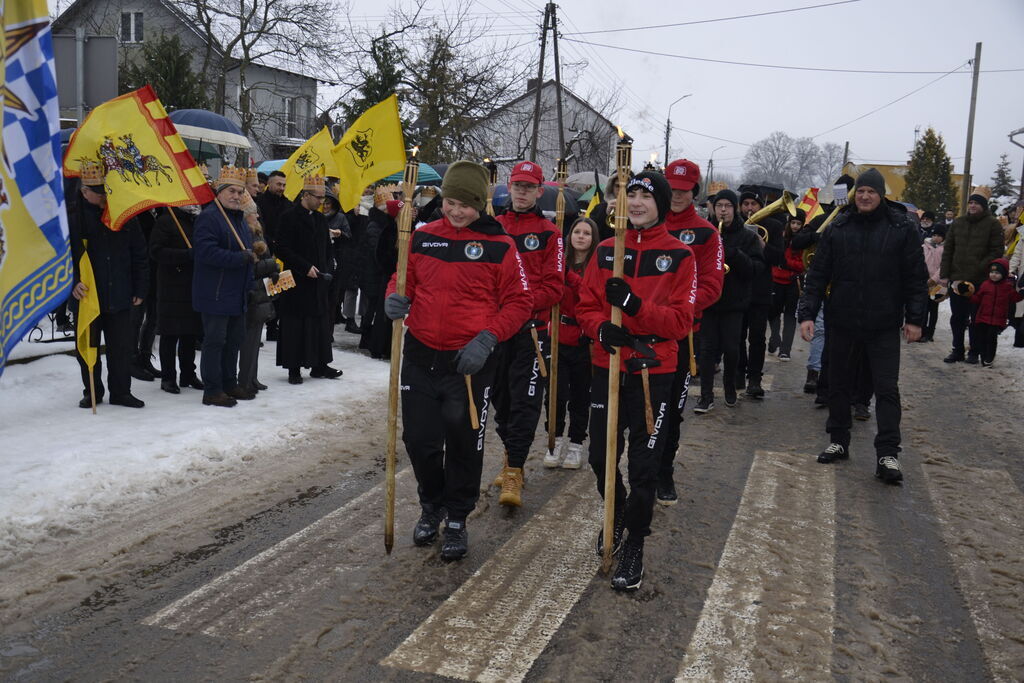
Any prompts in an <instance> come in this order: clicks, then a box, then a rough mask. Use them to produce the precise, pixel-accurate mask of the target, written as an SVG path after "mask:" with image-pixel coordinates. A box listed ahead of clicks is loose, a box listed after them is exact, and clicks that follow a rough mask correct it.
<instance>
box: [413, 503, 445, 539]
mask: <svg viewBox="0 0 1024 683" xmlns="http://www.w3.org/2000/svg"><path fill="white" fill-rule="evenodd" d="M420 507H421V508H422V510H423V511H422V512H421V513H420V520H419V521H418V522H416V527H415V528H414V529H413V530H412V542H413V545H418V546H423V545H430V544H431V543H433V542H434V541H436V540H437V528H438V527H439V526H440V525H441V520H442V519H444V508H442V507H439V506H436V505H421V506H420Z"/></svg>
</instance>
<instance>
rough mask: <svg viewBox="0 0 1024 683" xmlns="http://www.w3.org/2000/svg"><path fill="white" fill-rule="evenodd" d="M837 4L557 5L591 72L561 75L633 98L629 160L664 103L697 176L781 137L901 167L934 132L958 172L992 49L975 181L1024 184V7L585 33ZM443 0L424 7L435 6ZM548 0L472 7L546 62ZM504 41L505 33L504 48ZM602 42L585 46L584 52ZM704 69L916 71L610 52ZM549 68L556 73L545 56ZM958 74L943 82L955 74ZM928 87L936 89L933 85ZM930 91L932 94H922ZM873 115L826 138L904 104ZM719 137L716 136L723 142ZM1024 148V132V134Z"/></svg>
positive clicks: (639, 155) (362, 10) (646, 150)
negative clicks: (1004, 168)
mask: <svg viewBox="0 0 1024 683" xmlns="http://www.w3.org/2000/svg"><path fill="white" fill-rule="evenodd" d="M829 1H830V0H734V1H733V2H728V3H700V4H698V3H694V2H681V1H679V0H660V1H659V0H655V1H653V2H651V1H647V2H625V1H621V0H618V1H614V2H613V1H612V0H562V1H561V2H559V3H557V4H558V7H559V10H558V12H559V21H560V27H561V34H562V40H561V41H560V44H559V48H560V50H561V52H562V61H563V63H567V62H581V61H586V62H587V66H586V68H584V69H583V70H582V71H580V72H579V73H577V74H574V75H567V77H564V80H566V81H569V82H571V81H572V80H573V79H575V81H576V84H575V89H576V90H577V91H584V92H585V91H586V90H587V89H588V86H592V85H604V86H608V85H613V86H614V87H616V88H619V87H622V88H623V90H624V93H625V95H626V97H627V100H626V103H625V107H624V108H623V110H622V114H621V118H622V122H621V123H622V125H623V127H624V128H625V129H626V130H627V131H628V132H629V133H630V134H631V135H632V136H633V137H634V138H635V139H636V146H635V150H636V151H635V154H634V158H635V159H644V158H647V157H648V156H649V154H650V153H651V152H657V153H658V157H659V158H661V156H662V155H663V153H664V130H665V118H666V115H667V113H668V107H669V105H670V104H671V103H672V102H673V100H676V99H677V98H679V97H680V96H682V95H685V94H687V93H692V96H691V97H688V98H686V99H684V100H683V101H681V102H679V103H678V104H676V105H675V106H674V107H673V109H672V121H673V127H674V133H673V135H672V140H671V149H672V155H673V156H686V157H689V158H691V159H694V160H696V161H698V163H699V164H700V165H701V167H702V169H703V168H704V167H705V166H706V164H707V160H708V157H709V156H710V155H711V153H712V151H713V150H716V148H717V147H719V146H722V145H724V147H723V148H722V149H718V150H717V151H715V152H714V156H715V166H716V169H719V170H722V171H728V172H732V173H736V174H739V172H740V170H741V162H742V157H743V155H744V153H745V150H746V147H745V146H744V145H743V144H740V143H747V144H749V143H752V142H754V141H756V140H759V139H761V138H763V137H766V136H767V135H768V134H770V133H771V132H772V131H775V130H782V131H785V132H786V133H788V134H789V135H791V136H793V137H802V136H815V140H816V141H817V142H819V143H823V142H836V143H838V144H843V143H844V142H845V141H847V140H848V141H849V142H850V148H851V150H852V154H853V157H852V158H853V160H854V161H856V162H858V163H865V162H872V161H874V162H879V163H886V162H888V163H901V162H903V161H905V160H906V158H907V155H908V152H909V150H910V149H911V148H912V147H913V143H914V128H915V127H916V126H921V130H922V131H923V130H924V129H925V128H926V127H928V126H933V127H934V128H935V129H936V130H937V131H938V132H939V133H940V134H941V135H942V136H943V137H944V139H945V141H946V147H947V151H948V152H949V155H950V157H952V159H953V164H954V166H955V169H956V171H957V172H960V171H961V170H962V168H963V163H964V152H965V144H966V135H967V118H968V109H969V104H970V92H971V76H970V67H969V66H968V65H967V62H968V60H970V59H972V58H973V56H974V44H975V43H976V42H978V41H980V42H982V43H983V46H982V58H981V67H982V71H983V73H982V74H981V80H980V86H979V90H978V108H977V117H976V121H975V132H974V154H973V157H974V159H973V162H972V165H973V168H972V172H973V175H974V178H975V182H982V181H984V182H987V181H988V179H989V178H990V177H991V175H992V173H993V171H994V170H995V166H996V163H997V162H998V161H999V155H1000V154H1002V153H1004V152H1006V153H1009V155H1010V157H1009V158H1010V160H1011V168H1012V169H1013V174H1014V177H1015V179H1017V180H1018V181H1019V180H1020V172H1021V163H1022V158H1024V149H1021V148H1019V147H1015V146H1013V145H1012V144H1010V142H1009V140H1008V138H1007V135H1008V133H1010V132H1011V131H1013V130H1016V129H1018V128H1024V71H1009V72H994V71H989V72H987V73H986V70H995V69H1024V0H972V1H970V2H965V1H964V0H857V1H854V2H848V3H845V4H839V5H834V6H830V7H823V8H819V9H808V10H805V11H797V12H789V13H784V14H777V15H773V16H762V17H757V18H745V19H736V20H732V21H722V22H711V23H703V24H693V25H688V26H676V27H668V28H657V29H644V30H636V31H619V32H602V33H589V34H586V35H580V33H586V32H589V31H604V30H607V29H621V28H631V27H638V26H651V25H657V24H672V23H680V22H694V21H701V20H708V19H719V18H723V17H733V16H737V15H744V14H755V13H764V12H770V11H774V10H785V9H792V8H799V7H807V6H810V5H819V4H824V3H827V2H829ZM351 4H352V15H353V19H354V20H355V21H356V22H366V23H373V22H375V21H379V18H380V17H381V15H382V14H384V13H385V12H386V11H388V9H390V8H391V7H393V6H394V4H395V3H393V2H392V3H388V2H386V1H385V2H381V0H351ZM446 4H448V3H444V2H440V1H438V2H430V3H429V4H428V7H429V8H430V9H431V10H433V11H441V9H442V8H443V7H444V6H445V5H446ZM544 4H545V3H543V2H540V1H537V0H518V1H517V0H474V2H473V9H472V11H473V13H474V15H492V16H493V22H494V25H493V30H492V33H493V34H495V35H497V36H505V35H508V36H510V37H511V39H512V40H513V41H514V42H516V43H520V42H521V43H523V46H522V47H521V48H520V49H519V51H520V52H521V58H523V59H530V58H533V59H536V55H537V54H539V44H538V41H537V37H538V35H539V25H540V22H541V19H542V15H543V8H544ZM502 39H504V38H502ZM572 41H586V42H587V43H592V44H590V45H588V44H584V43H581V42H572ZM595 43H596V44H601V45H605V46H617V47H622V48H630V49H640V50H647V51H651V52H661V53H667V54H676V55H685V56H688V57H697V58H703V59H715V60H728V61H734V62H749V63H754V64H772V65H780V66H800V67H814V68H819V69H860V70H876V71H928V72H936V73H917V74H862V73H835V72H828V71H798V70H783V69H773V68H759V67H753V66H741V65H734V64H718V63H710V62H701V61H695V60H685V59H678V58H674V57H666V56H657V55H652V54H641V53H636V52H629V51H624V50H619V49H614V48H613V47H597V46H595V45H593V44H595ZM548 55H549V63H548V68H547V70H546V74H547V75H548V76H550V75H551V73H552V71H551V66H550V64H551V62H550V49H549V51H548ZM957 67H960V68H959V70H958V71H957V72H956V73H953V74H951V75H948V76H945V77H942V78H940V77H941V76H942V74H944V73H946V72H948V71H951V70H954V69H957ZM936 79H939V80H937V81H936V82H934V83H932V84H931V85H926V84H928V83H929V82H930V81H935V80H936ZM922 86H926V87H923V88H922ZM918 88H922V89H921V90H920V91H919V92H917V93H914V94H912V95H909V96H908V97H906V99H903V100H902V101H899V102H897V103H895V104H893V105H891V106H888V107H886V108H884V109H881V110H880V111H878V112H876V113H874V114H871V115H869V116H866V117H865V118H863V119H861V120H860V121H857V122H855V123H851V124H850V125H846V126H843V127H841V128H838V129H837V130H831V131H830V129H833V128H836V127H837V126H840V125H841V124H844V123H846V122H848V121H851V120H853V119H855V118H857V117H859V116H861V115H863V114H867V113H868V112H870V111H872V110H874V109H877V108H879V107H882V106H883V105H885V104H887V103H889V102H892V101H893V100H896V99H897V98H900V97H902V96H905V95H908V93H911V92H912V91H914V90H915V89H918ZM715 138H722V139H723V140H718V139H715ZM1018 140H1020V141H1021V142H1024V136H1022V137H1021V138H1018Z"/></svg>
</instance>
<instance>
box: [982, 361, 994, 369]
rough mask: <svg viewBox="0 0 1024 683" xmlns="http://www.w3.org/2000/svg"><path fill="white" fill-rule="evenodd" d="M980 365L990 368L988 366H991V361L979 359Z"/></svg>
mask: <svg viewBox="0 0 1024 683" xmlns="http://www.w3.org/2000/svg"><path fill="white" fill-rule="evenodd" d="M981 367H983V368H990V367H992V361H990V360H983V361H981Z"/></svg>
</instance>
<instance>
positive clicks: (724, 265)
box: [718, 220, 729, 275]
mask: <svg viewBox="0 0 1024 683" xmlns="http://www.w3.org/2000/svg"><path fill="white" fill-rule="evenodd" d="M724 226H725V221H722V220H720V221H718V236H719V238H721V236H722V228H723V227H724ZM724 251H725V249H724V248H723V252H724ZM722 272H723V274H725V275H728V274H729V264H728V263H726V262H725V259H724V258H723V259H722Z"/></svg>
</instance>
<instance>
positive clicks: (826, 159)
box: [816, 142, 843, 187]
mask: <svg viewBox="0 0 1024 683" xmlns="http://www.w3.org/2000/svg"><path fill="white" fill-rule="evenodd" d="M842 171H843V146H842V145H838V144H836V143H834V142H826V143H825V144H823V145H822V146H821V157H820V159H819V162H818V172H817V174H816V179H817V184H818V187H825V186H826V185H830V184H832V183H833V182H835V180H836V178H838V177H839V174H840V173H842Z"/></svg>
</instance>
